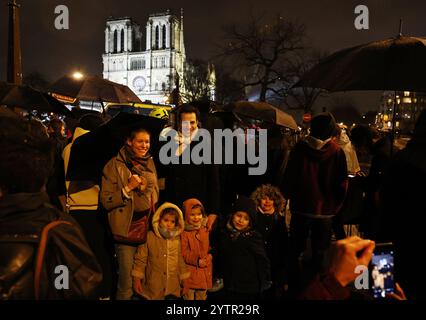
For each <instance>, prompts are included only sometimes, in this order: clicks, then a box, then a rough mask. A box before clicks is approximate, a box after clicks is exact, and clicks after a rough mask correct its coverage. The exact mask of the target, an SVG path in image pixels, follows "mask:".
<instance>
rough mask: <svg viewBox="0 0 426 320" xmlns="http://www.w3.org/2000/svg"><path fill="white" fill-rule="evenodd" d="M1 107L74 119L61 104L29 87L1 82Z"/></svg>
mask: <svg viewBox="0 0 426 320" xmlns="http://www.w3.org/2000/svg"><path fill="white" fill-rule="evenodd" d="M0 105H5V106H9V107H19V108H22V109H25V110H28V111H32V110H37V111H40V112H45V113H50V112H53V113H57V114H62V115H66V116H69V117H74V115H73V114H72V113H71V111H70V110H68V109H67V107H65V106H64V105H63V104H62V103H61V102H59V101H58V100H57V99H55V98H54V97H51V96H50V95H48V94H47V93H44V92H41V91H38V90H36V89H33V88H31V87H29V86H25V85H17V84H10V83H5V82H0Z"/></svg>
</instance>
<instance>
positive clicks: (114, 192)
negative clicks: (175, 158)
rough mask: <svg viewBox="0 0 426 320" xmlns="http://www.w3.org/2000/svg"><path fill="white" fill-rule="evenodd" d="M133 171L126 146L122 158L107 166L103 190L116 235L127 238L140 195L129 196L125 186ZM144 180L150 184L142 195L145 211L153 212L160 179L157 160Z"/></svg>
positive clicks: (146, 173) (113, 231) (148, 166)
mask: <svg viewBox="0 0 426 320" xmlns="http://www.w3.org/2000/svg"><path fill="white" fill-rule="evenodd" d="M131 175H132V174H131V171H130V170H129V168H128V167H127V165H126V162H125V155H124V147H123V148H122V149H121V150H120V152H119V153H118V155H117V156H116V157H114V158H112V159H111V160H110V161H109V162H108V163H107V164H106V166H105V167H104V170H103V176H102V188H101V203H102V205H103V206H104V208H105V209H106V210H107V211H108V219H109V224H110V226H111V231H112V233H113V234H114V235H115V236H119V237H124V238H125V237H127V236H128V233H129V228H130V224H131V222H132V219H133V213H134V197H137V196H138V195H137V194H136V193H135V192H130V194H129V195H127V196H126V195H125V193H124V191H123V190H124V187H125V186H126V185H127V183H128V180H129V178H130V176H131ZM144 177H145V178H146V179H147V181H148V186H147V188H146V190H145V191H144V192H143V195H142V199H141V200H142V202H143V203H144V207H145V210H146V211H147V213H148V211H149V208H150V207H151V199H152V201H153V202H154V204H155V203H157V201H158V193H159V189H158V180H157V172H156V170H155V165H154V161H153V160H152V159H151V158H150V159H149V160H148V163H147V168H146V171H145V172H144Z"/></svg>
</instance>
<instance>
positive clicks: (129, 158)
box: [124, 145, 151, 196]
mask: <svg viewBox="0 0 426 320" xmlns="http://www.w3.org/2000/svg"><path fill="white" fill-rule="evenodd" d="M150 158H151V154H150V153H149V152H147V154H146V155H145V156H144V157H141V158H140V157H137V156H136V155H135V154H134V153H133V151H132V149H131V148H130V147H129V146H128V145H126V146H125V148H124V159H125V162H126V166H127V168H129V170H130V172H131V173H132V175H133V174H137V175H138V176H143V173H144V171H149V170H148V160H149V159H150ZM134 191H135V192H136V194H137V195H138V196H141V195H142V191H140V189H139V188H136V189H135V190H134Z"/></svg>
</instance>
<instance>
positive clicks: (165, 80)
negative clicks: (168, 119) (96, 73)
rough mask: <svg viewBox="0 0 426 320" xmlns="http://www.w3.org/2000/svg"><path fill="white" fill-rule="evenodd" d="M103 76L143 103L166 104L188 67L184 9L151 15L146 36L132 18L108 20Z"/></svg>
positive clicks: (103, 57) (103, 56)
mask: <svg viewBox="0 0 426 320" xmlns="http://www.w3.org/2000/svg"><path fill="white" fill-rule="evenodd" d="M102 59H103V77H104V78H105V79H108V80H111V81H114V82H118V83H121V84H124V85H127V86H128V87H129V88H130V89H132V90H133V91H134V92H135V93H136V94H137V95H138V97H139V98H140V99H141V100H142V101H147V100H148V101H151V102H152V103H164V102H165V101H166V99H167V95H168V94H169V93H170V92H171V91H172V90H173V89H174V86H175V83H176V77H177V75H179V77H181V76H182V73H183V70H184V65H185V60H186V57H185V45H184V39H183V10H182V11H181V16H180V18H178V17H176V16H175V15H173V14H170V12H169V11H167V12H165V13H158V14H151V15H149V18H148V22H147V23H146V29H145V34H144V33H143V32H142V30H141V27H140V25H138V24H137V23H136V22H134V21H133V20H132V19H131V18H129V17H125V18H118V19H113V18H110V19H108V21H107V23H106V28H105V53H104V54H103V55H102Z"/></svg>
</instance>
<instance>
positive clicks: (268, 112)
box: [224, 101, 298, 130]
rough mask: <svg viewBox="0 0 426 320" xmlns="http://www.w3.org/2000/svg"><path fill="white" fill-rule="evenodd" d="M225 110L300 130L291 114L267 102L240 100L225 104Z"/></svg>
mask: <svg viewBox="0 0 426 320" xmlns="http://www.w3.org/2000/svg"><path fill="white" fill-rule="evenodd" d="M224 110H225V111H231V112H232V113H234V114H235V115H236V116H244V117H248V118H252V119H256V120H262V121H265V122H268V123H272V124H276V125H279V126H283V127H287V128H290V129H292V130H298V127H297V123H296V121H295V120H294V118H293V117H292V116H291V115H289V114H288V113H286V112H284V111H282V110H280V109H278V108H276V107H274V106H273V105H270V104H269V103H266V102H250V101H239V102H234V103H231V104H229V105H227V106H225V107H224Z"/></svg>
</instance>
